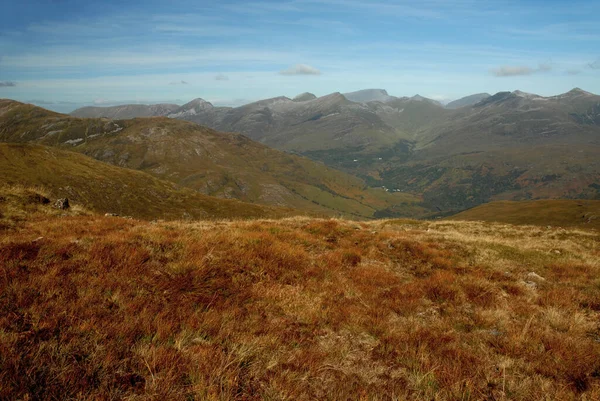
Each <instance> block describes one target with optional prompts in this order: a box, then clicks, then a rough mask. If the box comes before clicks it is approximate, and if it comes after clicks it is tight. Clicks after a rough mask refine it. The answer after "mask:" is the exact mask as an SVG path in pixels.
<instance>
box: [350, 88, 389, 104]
mask: <svg viewBox="0 0 600 401" xmlns="http://www.w3.org/2000/svg"><path fill="white" fill-rule="evenodd" d="M344 97H345V98H346V99H348V100H350V101H352V102H357V103H368V102H384V103H385V102H387V101H389V100H392V99H393V97H392V96H390V95H388V93H387V91H386V90H385V89H363V90H359V91H356V92H349V93H344Z"/></svg>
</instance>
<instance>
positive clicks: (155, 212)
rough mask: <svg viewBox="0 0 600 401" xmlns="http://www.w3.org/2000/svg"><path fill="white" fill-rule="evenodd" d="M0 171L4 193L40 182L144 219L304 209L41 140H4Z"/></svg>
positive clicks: (87, 204)
mask: <svg viewBox="0 0 600 401" xmlns="http://www.w3.org/2000/svg"><path fill="white" fill-rule="evenodd" d="M0 171H2V175H1V176H0V195H3V196H0V198H2V197H4V198H6V196H7V194H8V193H10V192H11V191H12V190H11V188H12V187H13V186H17V187H18V186H24V187H38V186H39V187H42V188H43V190H45V191H46V192H47V194H48V196H52V197H54V198H63V197H67V198H68V199H69V200H70V201H71V203H72V204H75V205H79V206H82V207H84V208H85V209H88V210H91V211H94V212H98V213H116V214H119V215H126V216H132V217H138V218H144V219H155V218H160V219H185V218H195V219H197V218H202V219H207V218H208V219H211V218H246V217H281V216H286V215H287V216H289V215H292V214H296V213H300V212H298V211H294V210H290V209H282V208H275V207H268V206H260V205H253V204H248V203H243V202H239V201H235V200H225V199H218V198H213V197H210V196H205V195H202V194H199V193H197V192H195V191H192V190H189V189H177V188H176V187H175V185H174V184H173V183H170V182H167V181H162V180H159V179H157V178H155V177H152V176H151V175H149V174H146V173H143V172H141V171H133V170H129V169H125V168H120V167H116V166H112V165H110V164H106V163H102V162H99V161H97V160H94V159H92V158H90V157H87V156H84V155H81V154H77V153H74V152H68V151H63V150H59V149H55V148H49V147H45V146H39V145H31V144H5V143H0ZM0 206H2V205H1V204H0Z"/></svg>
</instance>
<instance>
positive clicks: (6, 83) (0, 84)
mask: <svg viewBox="0 0 600 401" xmlns="http://www.w3.org/2000/svg"><path fill="white" fill-rule="evenodd" d="M12 86H17V83H16V82H12V81H0V88H7V87H12Z"/></svg>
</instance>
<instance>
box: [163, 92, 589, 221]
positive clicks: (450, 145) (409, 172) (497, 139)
mask: <svg viewBox="0 0 600 401" xmlns="http://www.w3.org/2000/svg"><path fill="white" fill-rule="evenodd" d="M347 95H348V96H350V97H351V98H353V99H355V100H359V101H363V100H364V101H366V103H356V102H351V101H349V100H348V99H347V98H346V97H344V96H343V95H341V94H339V93H337V94H331V95H328V96H323V97H321V98H316V99H312V100H308V101H303V102H294V101H292V100H290V99H288V98H275V99H270V100H265V101H261V102H257V103H253V104H250V105H246V106H243V107H239V108H235V109H230V108H213V107H212V105H210V106H206V107H204V108H203V109H202V111H198V112H194V113H189V114H187V115H185V116H184V115H171V116H173V117H177V118H184V119H187V120H190V121H194V122H197V123H200V124H206V125H208V126H212V127H216V128H219V129H225V130H228V131H235V132H242V133H244V134H245V135H248V136H249V137H251V138H253V139H256V140H258V141H261V142H263V143H265V144H268V145H269V146H273V147H276V148H278V149H283V150H286V151H289V152H295V153H299V154H302V155H305V156H308V157H310V158H312V159H314V160H319V161H322V162H324V163H325V164H327V165H328V166H331V167H334V168H336V169H340V170H343V171H346V172H348V173H351V174H353V175H357V176H360V177H362V178H364V179H365V180H367V182H368V184H369V185H371V186H385V187H387V188H392V189H394V190H397V191H399V192H405V193H412V194H414V195H416V196H419V197H422V198H423V200H424V202H423V206H425V207H426V208H428V209H430V210H433V211H439V213H440V214H442V215H444V214H449V213H454V212H456V211H460V210H464V209H467V208H471V207H474V206H477V205H479V204H482V203H485V202H489V201H495V200H526V199H553V198H586V199H597V198H599V197H600V191H599V188H598V187H597V185H598V183H599V182H600V164H598V161H597V160H598V154H600V142H599V138H600V96H597V95H594V94H592V93H589V92H586V91H583V90H581V89H579V88H575V89H573V90H571V91H569V92H567V93H564V94H561V95H557V96H551V97H542V96H538V95H534V94H528V93H524V92H521V91H514V92H500V93H497V94H495V95H493V96H487V94H480V95H473V96H471V97H467V98H464V99H461V101H460V102H458V103H457V104H455V105H454V106H461V107H458V108H456V109H453V108H454V106H451V108H443V107H442V106H440V105H439V104H437V103H436V102H434V101H432V100H430V99H426V98H423V97H421V96H414V97H412V98H408V97H404V98H397V97H393V96H389V95H387V92H385V91H383V90H366V91H359V92H357V93H351V94H347ZM353 96H356V97H353ZM386 96H388V97H386ZM376 99H383V100H384V101H376ZM369 100H371V101H369ZM381 213H383V214H384V215H385V213H386V211H382V212H381Z"/></svg>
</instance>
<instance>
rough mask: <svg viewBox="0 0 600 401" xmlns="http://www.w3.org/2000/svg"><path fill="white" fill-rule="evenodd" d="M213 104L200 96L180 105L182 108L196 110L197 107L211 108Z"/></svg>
mask: <svg viewBox="0 0 600 401" xmlns="http://www.w3.org/2000/svg"><path fill="white" fill-rule="evenodd" d="M213 107H214V106H213V105H212V103H210V102H207V101H206V100H204V99H202V98H199V97H198V98H196V99H194V100H192V101H191V102H188V103H186V104H184V105H183V106H181V108H182V109H192V108H193V109H196V110H198V108H200V109H209V108H213Z"/></svg>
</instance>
